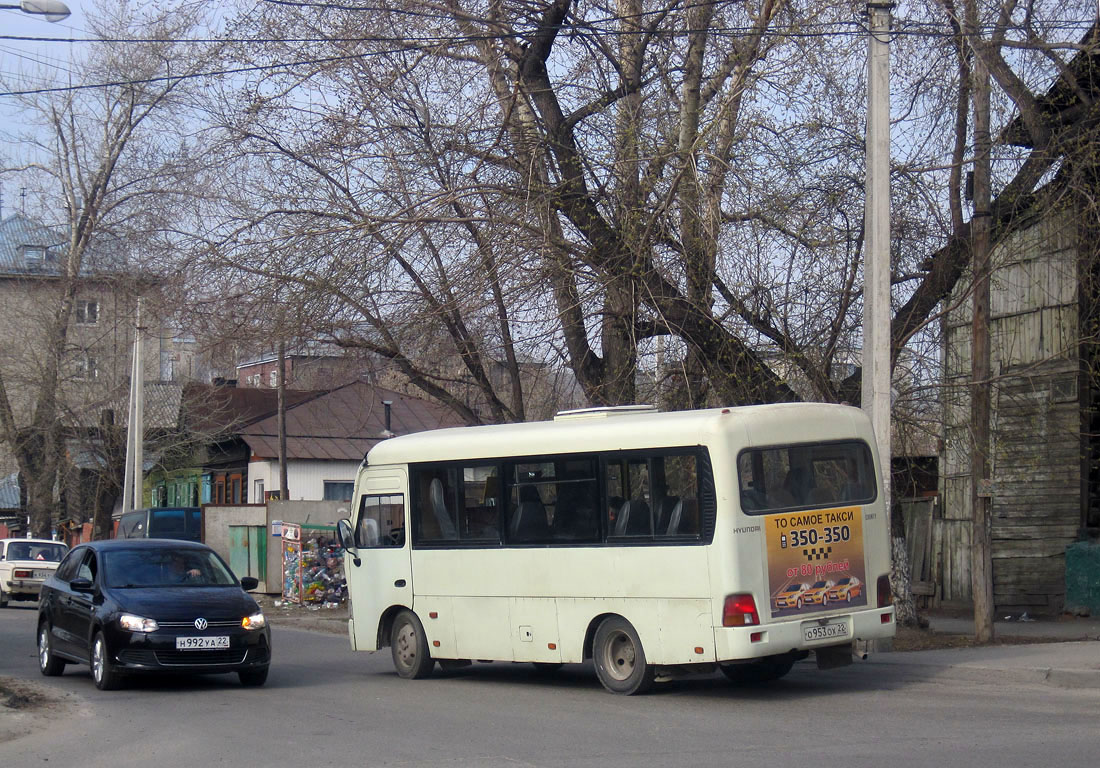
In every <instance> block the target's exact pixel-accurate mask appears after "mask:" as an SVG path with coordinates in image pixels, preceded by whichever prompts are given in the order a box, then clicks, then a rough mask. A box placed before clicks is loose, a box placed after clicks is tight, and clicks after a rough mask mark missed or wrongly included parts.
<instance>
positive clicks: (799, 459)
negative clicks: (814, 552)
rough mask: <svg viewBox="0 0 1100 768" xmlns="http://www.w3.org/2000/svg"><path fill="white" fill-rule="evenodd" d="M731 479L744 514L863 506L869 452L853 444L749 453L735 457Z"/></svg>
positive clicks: (869, 495) (868, 486)
mask: <svg viewBox="0 0 1100 768" xmlns="http://www.w3.org/2000/svg"><path fill="white" fill-rule="evenodd" d="M737 476H738V483H739V486H740V489H741V509H743V510H744V511H745V512H746V513H747V514H750V515H753V514H766V513H769V512H779V511H786V510H790V509H801V508H810V507H839V506H845V505H849V504H867V503H869V502H871V501H874V499H875V495H876V487H875V486H876V483H875V471H874V462H873V461H872V460H871V451H870V449H869V448H868V447H867V444H866V443H863V442H857V441H852V442H843V443H815V444H810V445H806V444H802V445H787V446H774V447H770V448H750V449H748V450H745V451H742V452H741V455H740V456H738V457H737Z"/></svg>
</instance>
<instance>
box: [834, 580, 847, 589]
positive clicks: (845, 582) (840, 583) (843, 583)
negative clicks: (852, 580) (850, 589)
mask: <svg viewBox="0 0 1100 768" xmlns="http://www.w3.org/2000/svg"><path fill="white" fill-rule="evenodd" d="M847 583H848V579H841V580H840V581H838V582H837V583H836V585H837V586H838V587H843V586H844V585H845V584H847Z"/></svg>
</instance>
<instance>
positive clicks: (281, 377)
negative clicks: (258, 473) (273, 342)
mask: <svg viewBox="0 0 1100 768" xmlns="http://www.w3.org/2000/svg"><path fill="white" fill-rule="evenodd" d="M282 334H283V328H282V322H280V323H279V353H278V363H277V365H278V370H277V371H276V373H275V376H276V380H275V386H276V387H277V388H278V390H279V392H278V414H279V415H278V418H277V419H276V422H277V424H278V431H279V498H280V499H282V500H283V501H289V500H290V493H289V490H288V487H287V471H286V338H285V337H284V336H283V335H282Z"/></svg>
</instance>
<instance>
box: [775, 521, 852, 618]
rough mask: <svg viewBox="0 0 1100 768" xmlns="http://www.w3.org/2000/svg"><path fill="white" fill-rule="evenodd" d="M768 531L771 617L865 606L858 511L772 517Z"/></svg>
mask: <svg viewBox="0 0 1100 768" xmlns="http://www.w3.org/2000/svg"><path fill="white" fill-rule="evenodd" d="M765 531H766V540H767V548H768V550H767V553H768V589H769V591H770V593H771V600H770V602H771V606H770V607H771V614H772V617H780V616H801V615H806V614H810V613H817V612H820V611H832V610H836V609H837V608H839V607H847V606H853V607H854V606H860V605H866V604H867V589H866V581H867V573H866V570H865V567H864V563H863V515H862V510H861V508H860V507H840V508H837V509H814V510H808V511H804V512H788V513H786V514H781V515H769V516H768V517H767V518H766V523H765Z"/></svg>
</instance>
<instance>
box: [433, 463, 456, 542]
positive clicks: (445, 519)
mask: <svg viewBox="0 0 1100 768" xmlns="http://www.w3.org/2000/svg"><path fill="white" fill-rule="evenodd" d="M428 494H429V496H430V497H431V502H432V514H433V515H435V520H436V522H437V523H439V537H440V538H441V539H457V538H458V530H457V529H456V528H455V524H454V521H453V520H451V513H450V512H448V511H447V504H446V503H445V502H444V500H443V483H441V482H440V481H439V478H438V477H435V478H432V482H431V485H430V486H428Z"/></svg>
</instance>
